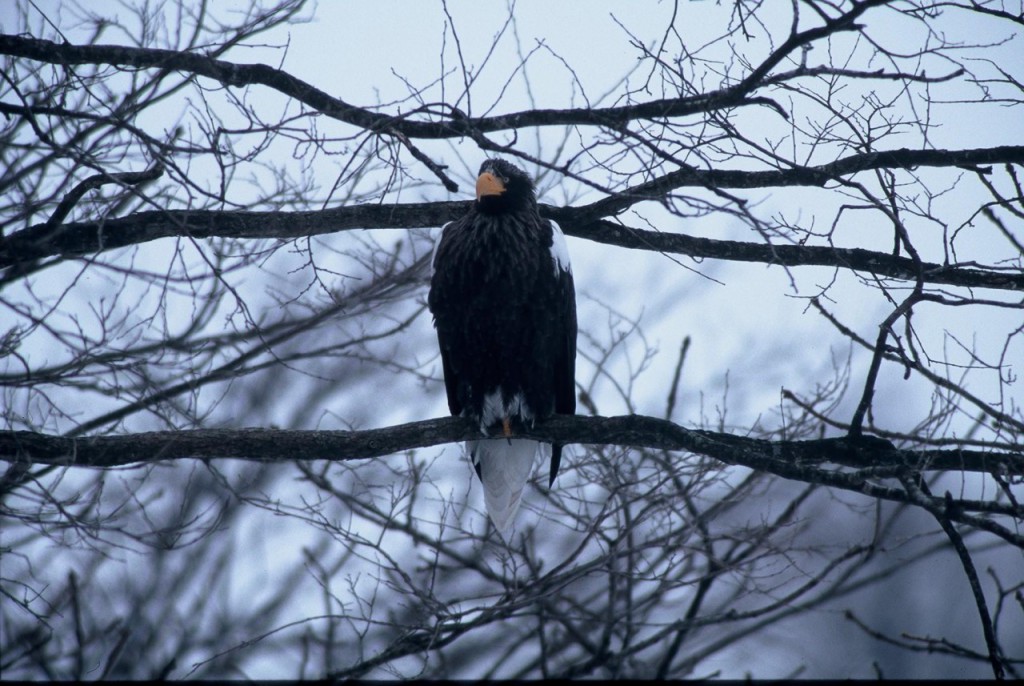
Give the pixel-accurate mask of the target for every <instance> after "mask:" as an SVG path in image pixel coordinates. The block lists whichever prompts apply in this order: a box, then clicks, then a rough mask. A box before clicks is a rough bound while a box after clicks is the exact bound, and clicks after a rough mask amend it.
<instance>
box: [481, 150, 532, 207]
mask: <svg viewBox="0 0 1024 686" xmlns="http://www.w3.org/2000/svg"><path fill="white" fill-rule="evenodd" d="M536 203H537V198H536V196H535V195H534V191H533V181H531V180H530V177H529V176H527V175H526V172H524V171H523V170H522V169H520V168H519V167H517V166H516V165H514V164H512V163H510V162H506V161H505V160H499V159H492V160H485V161H484V163H483V164H481V165H480V175H479V176H477V179H476V206H477V209H479V210H480V211H481V212H484V213H486V214H498V213H501V212H509V211H515V210H519V209H523V208H526V207H530V206H531V205H535V204H536Z"/></svg>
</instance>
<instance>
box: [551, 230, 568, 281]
mask: <svg viewBox="0 0 1024 686" xmlns="http://www.w3.org/2000/svg"><path fill="white" fill-rule="evenodd" d="M548 221H549V222H551V259H552V260H553V261H554V263H555V276H558V271H559V270H561V271H563V272H569V273H570V274H572V265H571V264H570V263H569V246H567V245H566V244H565V234H564V233H562V227H560V226H559V225H558V224H557V222H555V221H554V220H553V219H549V220H548Z"/></svg>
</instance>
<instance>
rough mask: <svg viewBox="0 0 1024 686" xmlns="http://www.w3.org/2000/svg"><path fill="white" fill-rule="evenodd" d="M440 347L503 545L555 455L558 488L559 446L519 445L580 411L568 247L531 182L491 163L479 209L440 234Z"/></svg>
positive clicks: (451, 396) (454, 407) (485, 168)
mask: <svg viewBox="0 0 1024 686" xmlns="http://www.w3.org/2000/svg"><path fill="white" fill-rule="evenodd" d="M427 303H428V305H429V306H430V311H431V312H432V313H433V315H434V325H435V326H436V327H437V340H438V343H439V344H440V347H441V363H442V365H443V368H444V383H445V388H446V389H447V391H448V408H449V409H450V410H451V413H452V414H453V415H461V416H463V417H469V418H471V419H472V420H473V421H475V422H477V423H479V425H480V432H481V433H482V434H483V435H484V436H495V435H499V436H500V438H484V439H479V440H473V441H467V442H466V452H467V453H468V454H469V458H470V461H471V462H472V464H473V467H474V469H475V470H476V474H477V476H478V477H479V478H480V482H481V483H482V484H483V487H484V501H485V502H486V504H487V511H488V513H489V514H490V517H491V520H492V521H493V522H494V524H495V526H496V527H497V529H498V531H499V532H500V533H501V535H502V536H503V537H507V534H508V532H509V531H510V530H511V525H512V522H513V519H514V516H515V513H516V510H517V509H518V508H519V502H520V500H521V499H522V495H523V488H524V487H525V486H526V481H527V480H528V479H529V478H530V473H531V472H532V471H533V464H534V461H535V460H536V458H537V456H538V455H540V456H542V457H543V456H546V455H547V454H548V453H549V451H550V456H551V474H550V477H549V481H548V485H549V486H551V485H553V484H554V482H555V476H556V475H557V474H558V465H559V461H560V460H561V456H562V446H561V445H558V444H555V445H551V446H549V445H548V444H546V443H540V442H538V441H533V440H527V439H522V438H513V437H512V436H513V435H514V429H513V422H521V423H523V424H526V425H530V426H532V425H533V424H534V422H535V421H536V420H538V419H543V418H545V417H548V416H549V415H551V414H553V413H558V414H574V413H575V412H576V389H575V370H576V293H575V288H574V286H573V280H572V269H571V268H570V266H569V253H568V250H567V249H566V245H565V236H564V235H563V234H562V230H561V229H560V228H559V227H558V225H557V224H555V223H554V222H551V221H548V220H547V219H543V218H542V217H541V216H540V214H539V213H538V211H537V198H536V195H535V192H534V188H533V182H532V181H531V180H530V177H529V176H527V175H526V173H525V172H523V170H521V169H519V168H518V167H516V166H515V165H513V164H510V163H509V162H506V161H504V160H500V159H492V160H486V161H485V162H484V163H483V165H481V167H480V174H479V176H478V178H477V181H476V202H475V203H474V204H473V206H472V207H471V208H470V210H469V212H467V213H466V215H465V216H463V217H462V218H461V219H458V220H456V221H453V222H450V223H449V224H447V225H446V226H445V227H444V231H443V233H442V235H441V240H440V242H439V243H438V245H437V249H436V251H435V253H434V274H433V277H432V278H431V281H430V294H429V296H428V299H427Z"/></svg>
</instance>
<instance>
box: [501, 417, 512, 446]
mask: <svg viewBox="0 0 1024 686" xmlns="http://www.w3.org/2000/svg"><path fill="white" fill-rule="evenodd" d="M501 432H502V433H503V434H505V438H508V439H509V443H511V442H512V440H511V438H512V420H511V419H509V418H508V417H502V419H501Z"/></svg>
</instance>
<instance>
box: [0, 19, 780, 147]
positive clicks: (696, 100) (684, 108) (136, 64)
mask: <svg viewBox="0 0 1024 686" xmlns="http://www.w3.org/2000/svg"><path fill="white" fill-rule="evenodd" d="M0 54H4V55H11V56H13V57H24V58H27V59H31V60H35V61H38V62H45V63H47V64H65V65H77V64H106V65H111V66H116V67H131V68H136V69H149V68H153V69H170V70H174V71H179V72H185V73H188V74H195V75H197V76H204V77H207V78H210V79H213V80H215V81H218V82H220V83H222V84H224V85H225V86H235V87H242V86H248V85H251V84H258V85H262V86H266V87H268V88H271V89H273V90H276V91H278V92H279V93H282V94H284V95H287V96H289V97H291V98H294V99H295V100H297V101H299V102H301V103H303V104H305V105H307V106H308V107H310V108H312V109H314V110H316V111H317V112H320V113H321V114H323V115H325V116H327V117H331V118H332V119H337V120H339V121H343V122H345V123H347V124H351V125H353V126H358V127H359V128H362V129H366V130H368V131H375V132H379V133H398V134H402V135H404V136H407V137H409V138H457V137H462V136H473V135H475V134H481V133H490V132H494V131H508V130H514V129H520V128H530V127H536V126H570V125H580V126H586V125H593V126H610V127H613V128H614V127H619V126H621V125H622V124H624V123H626V122H628V121H631V120H635V119H654V118H666V117H682V116H687V115H691V114H696V113H698V112H708V111H712V110H715V109H722V108H731V107H738V106H742V105H749V104H765V101H764V100H763V99H760V98H747V97H746V90H744V89H740V88H732V89H724V90H719V91H713V92H711V93H707V94H703V95H698V96H691V97H681V98H671V99H662V100H654V101H651V102H643V103H636V104H632V105H622V106H618V107H603V108H568V109H557V110H554V109H536V110H527V111H523V112H515V113H511V114H504V115H498V116H493V117H478V118H471V117H466V116H465V115H463V114H462V113H460V112H458V111H457V110H451V111H447V112H442V111H434V110H431V111H429V112H427V111H426V110H424V111H413V112H410V113H407V114H404V115H401V116H391V115H387V114H382V113H380V112H374V111H372V110H370V109H366V108H362V107H358V106H355V105H351V104H349V103H347V102H345V101H344V100H341V99H340V98H335V97H333V96H331V95H328V94H327V93H325V92H324V91H322V90H320V89H319V88H316V87H315V86H313V85H311V84H309V83H307V82H305V81H303V80H301V79H298V78H295V77H294V76H292V75H291V74H289V73H288V72H285V71H283V70H280V69H275V68H274V67H270V66H268V65H265V64H236V63H233V62H227V61H225V60H218V59H214V58H211V57H207V56H206V55H202V54H199V53H195V52H180V51H177V50H161V49H156V48H136V47H129V46H121V45H72V44H70V43H55V42H53V41H48V40H43V39H39V38H32V37H29V36H13V35H8V34H0ZM416 114H428V115H429V116H435V117H443V119H441V120H439V121H418V120H415V119H411V118H410V117H411V116H412V115H416Z"/></svg>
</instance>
